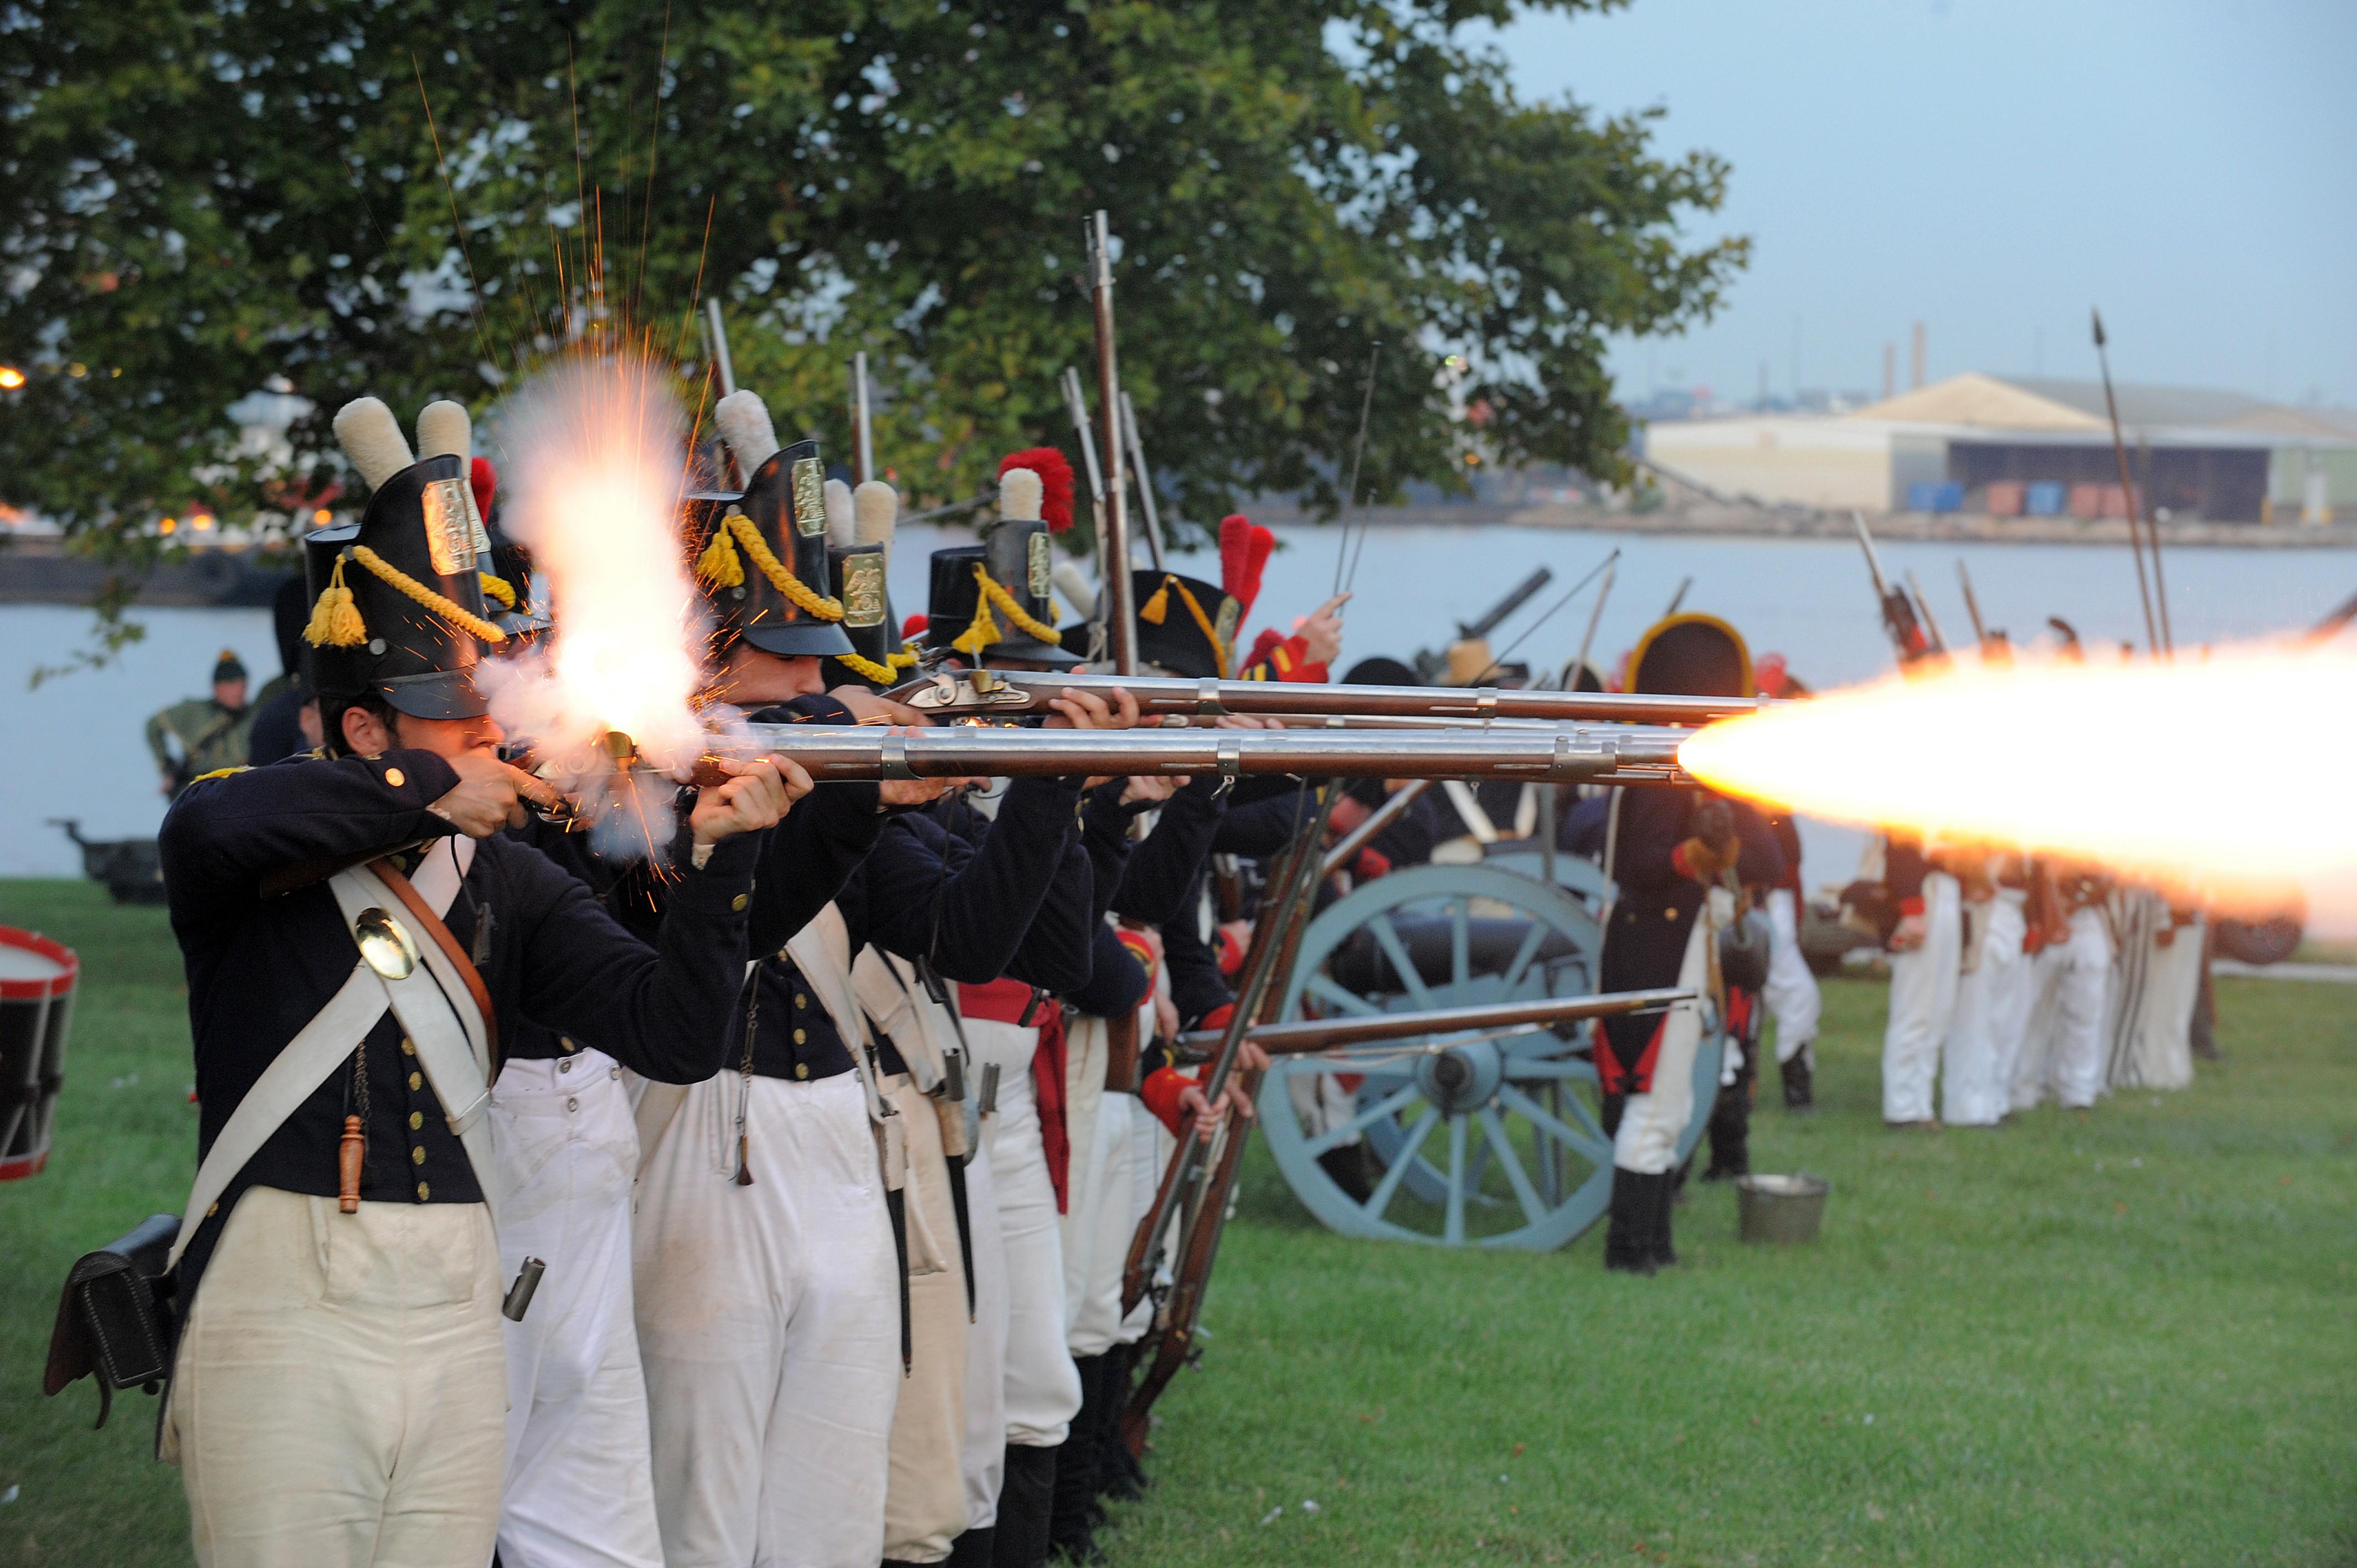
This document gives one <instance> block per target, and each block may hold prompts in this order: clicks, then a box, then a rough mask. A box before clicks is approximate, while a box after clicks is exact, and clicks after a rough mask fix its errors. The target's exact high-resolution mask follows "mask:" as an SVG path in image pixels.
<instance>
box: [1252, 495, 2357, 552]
mask: <svg viewBox="0 0 2357 1568" xmlns="http://www.w3.org/2000/svg"><path fill="white" fill-rule="evenodd" d="M1252 517H1253V521H1255V522H1263V523H1267V524H1269V525H1271V526H1273V527H1282V526H1288V525H1290V526H1315V525H1317V524H1318V522H1319V521H1320V520H1319V519H1318V517H1316V516H1315V515H1313V514H1310V513H1308V512H1303V511H1300V510H1296V509H1294V508H1290V507H1286V508H1282V509H1279V508H1261V509H1257V510H1254V511H1253V513H1252ZM1866 521H1867V527H1868V528H1869V529H1871V530H1873V532H1874V536H1875V538H1876V539H1878V540H1885V539H1888V540H1918V541H1928V542H1935V543H1939V542H1970V543H1983V544H2110V545H2126V543H2127V542H2128V525H2127V520H2126V519H2125V518H2104V519H2101V520H2099V521H2092V522H2083V521H2080V520H2078V519H2076V518H2069V517H1986V516H1980V515H1967V514H1965V513H1963V512H1946V513H1933V512H1882V513H1870V514H1868V515H1867V520H1866ZM1361 523H1364V524H1367V525H1369V526H1372V527H1376V528H1441V529H1448V528H1490V527H1498V526H1507V527H1514V528H1553V529H1562V530H1566V531H1568V532H1584V533H1644V534H1661V535H1683V536H1687V537H1692V538H1721V539H1843V540H1848V539H1854V538H1855V537H1856V535H1855V534H1854V533H1853V532H1852V530H1851V523H1850V520H1849V517H1848V514H1846V513H1841V514H1834V513H1828V512H1804V511H1800V510H1792V511H1777V510H1763V509H1757V508H1751V507H1745V506H1739V505H1717V504H1711V503H1697V504H1692V505H1684V506H1664V507H1662V508H1660V509H1658V510H1652V511H1642V512H1634V511H1611V510H1605V509H1604V508H1601V507H1582V506H1564V505H1557V504H1555V503H1553V502H1542V503H1539V504H1536V505H1495V504H1483V503H1480V502H1460V503H1457V504H1453V505H1446V504H1445V505H1438V506H1394V507H1373V508H1370V509H1368V510H1364V511H1361V512H1356V513H1353V514H1352V515H1351V526H1352V527H1354V528H1355V527H1358V526H1360V525H1361ZM2158 528H2159V533H2160V542H2161V543H2162V545H2163V546H2165V547H2168V548H2171V549H2177V548H2201V549H2209V548H2224V549H2237V548H2242V549H2252V550H2351V549H2357V524H2351V523H2333V524H2329V525H2327V526H2324V527H2320V528H2311V527H2308V526H2305V525H2301V524H2293V523H2276V524H2259V523H2247V522H2163V523H2161V524H2159V525H2158Z"/></svg>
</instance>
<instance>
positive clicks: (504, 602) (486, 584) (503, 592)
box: [475, 572, 516, 609]
mask: <svg viewBox="0 0 2357 1568" xmlns="http://www.w3.org/2000/svg"><path fill="white" fill-rule="evenodd" d="M475 575H476V576H478V577H479V578H481V579H482V581H483V597H485V598H487V599H497V600H499V601H500V607H501V608H502V609H513V608H515V601H516V591H515V587H514V585H512V584H511V583H510V582H509V581H508V580H507V579H506V578H505V577H494V576H492V575H490V573H489V572H478V573H476V574H475Z"/></svg>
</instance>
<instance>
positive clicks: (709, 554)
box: [695, 524, 745, 588]
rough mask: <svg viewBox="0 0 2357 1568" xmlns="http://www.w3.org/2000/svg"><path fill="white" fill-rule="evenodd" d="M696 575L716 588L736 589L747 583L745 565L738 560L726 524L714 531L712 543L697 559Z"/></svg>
mask: <svg viewBox="0 0 2357 1568" xmlns="http://www.w3.org/2000/svg"><path fill="white" fill-rule="evenodd" d="M695 575H697V576H699V577H701V578H703V579H704V580H705V582H707V583H709V584H711V585H713V586H714V587H716V588H734V587H737V586H738V585H741V584H743V582H744V581H745V563H743V562H742V561H739V560H738V559H737V546H735V545H734V544H731V543H730V542H728V529H727V526H726V524H723V525H722V526H720V527H718V528H716V529H714V530H713V531H712V542H710V543H709V544H706V545H705V547H704V553H703V554H701V555H699V556H697V557H696V558H695Z"/></svg>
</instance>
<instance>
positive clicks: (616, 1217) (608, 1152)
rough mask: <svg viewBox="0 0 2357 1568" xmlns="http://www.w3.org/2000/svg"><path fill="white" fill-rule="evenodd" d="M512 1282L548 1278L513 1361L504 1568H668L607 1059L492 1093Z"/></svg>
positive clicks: (506, 1275) (515, 1079)
mask: <svg viewBox="0 0 2357 1568" xmlns="http://www.w3.org/2000/svg"><path fill="white" fill-rule="evenodd" d="M490 1119H491V1147H492V1150H493V1153H494V1155H496V1157H497V1158H498V1160H499V1163H500V1177H501V1179H502V1181H503V1182H504V1184H505V1187H506V1194H507V1197H506V1202H505V1203H504V1205H503V1206H502V1207H501V1208H500V1279H501V1280H511V1279H513V1278H515V1276H516V1272H517V1271H518V1270H519V1269H521V1268H522V1266H523V1261H524V1259H526V1258H538V1259H539V1260H540V1261H541V1262H544V1263H545V1264H546V1265H547V1272H546V1273H544V1274H543V1275H542V1276H541V1281H540V1288H539V1289H538V1290H537V1291H536V1292H534V1293H533V1298H532V1306H531V1309H530V1310H529V1311H528V1312H526V1313H525V1314H524V1320H523V1321H522V1323H509V1322H507V1321H506V1320H505V1319H501V1323H502V1325H503V1332H504V1333H505V1336H506V1339H507V1353H508V1472H507V1475H508V1480H507V1496H506V1498H504V1499H503V1500H502V1501H501V1503H500V1563H502V1564H504V1568H569V1565H572V1564H597V1565H599V1568H662V1537H661V1535H660V1534H659V1533H658V1531H657V1530H656V1527H655V1494H654V1485H653V1481H652V1479H651V1476H650V1470H651V1465H652V1460H651V1455H650V1454H649V1451H648V1446H647V1385H646V1379H645V1376H644V1375H643V1374H642V1373H641V1372H640V1368H639V1332H638V1326H637V1324H636V1322H635V1321H634V1319H633V1314H632V1308H631V1302H630V1183H631V1180H632V1178H633V1177H635V1176H637V1175H638V1168H639V1135H638V1132H637V1129H636V1128H634V1127H633V1126H632V1125H631V1122H630V1091H629V1090H627V1089H626V1088H625V1087H624V1086H623V1083H622V1069H620V1068H619V1066H617V1065H616V1063H615V1061H614V1059H613V1058H611V1057H609V1056H608V1055H606V1054H605V1053H604V1052H603V1051H597V1050H582V1051H578V1052H576V1053H575V1054H573V1055H571V1056H566V1057H562V1058H556V1059H554V1060H538V1059H533V1060H523V1059H519V1060H515V1061H511V1062H509V1063H508V1064H507V1065H506V1066H505V1067H504V1068H502V1069H500V1077H499V1081H498V1082H497V1083H495V1084H494V1085H493V1086H492V1088H491V1111H490Z"/></svg>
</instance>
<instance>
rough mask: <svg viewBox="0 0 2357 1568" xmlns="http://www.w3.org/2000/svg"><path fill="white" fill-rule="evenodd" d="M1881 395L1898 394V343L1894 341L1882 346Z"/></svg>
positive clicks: (1891, 396) (1892, 395) (1894, 395)
mask: <svg viewBox="0 0 2357 1568" xmlns="http://www.w3.org/2000/svg"><path fill="white" fill-rule="evenodd" d="M1882 395H1883V396H1884V397H1885V398H1893V397H1897V396H1898V395H1899V345H1898V344H1896V343H1885V344H1884V345H1883V346H1882Z"/></svg>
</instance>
